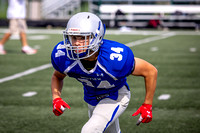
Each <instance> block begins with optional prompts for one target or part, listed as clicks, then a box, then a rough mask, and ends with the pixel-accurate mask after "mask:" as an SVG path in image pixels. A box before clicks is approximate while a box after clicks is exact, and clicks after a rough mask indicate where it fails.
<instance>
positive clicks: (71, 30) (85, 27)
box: [63, 12, 105, 60]
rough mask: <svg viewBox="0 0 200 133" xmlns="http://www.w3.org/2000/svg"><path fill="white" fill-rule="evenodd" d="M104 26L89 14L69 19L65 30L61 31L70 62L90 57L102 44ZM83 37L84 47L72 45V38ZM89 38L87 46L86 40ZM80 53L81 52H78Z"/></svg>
mask: <svg viewBox="0 0 200 133" xmlns="http://www.w3.org/2000/svg"><path fill="white" fill-rule="evenodd" d="M104 34H105V25H103V23H102V21H101V20H100V19H99V17H97V16H96V15H94V14H92V13H89V12H81V13H77V14H75V15H74V16H72V17H71V18H70V20H69V21H68V24H67V28H66V29H65V30H64V31H63V37H64V44H65V46H66V49H67V56H68V57H69V58H70V59H72V60H77V59H84V58H88V57H90V56H92V55H93V54H94V53H96V52H97V51H98V49H99V46H100V45H101V44H102V43H103V41H102V39H103V37H104ZM74 36H81V37H85V45H84V46H74V45H72V37H74ZM88 38H89V44H88V43H86V41H88V40H86V39H88ZM79 51H81V52H79Z"/></svg>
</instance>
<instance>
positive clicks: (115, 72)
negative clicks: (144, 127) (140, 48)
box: [51, 39, 135, 132]
mask: <svg viewBox="0 0 200 133" xmlns="http://www.w3.org/2000/svg"><path fill="white" fill-rule="evenodd" d="M51 60H52V64H53V67H54V68H55V69H56V70H57V71H59V72H61V73H63V74H66V75H67V76H69V77H73V78H76V79H77V80H78V81H80V82H81V83H82V84H83V88H84V100H85V101H86V102H87V103H88V104H89V108H90V111H91V110H92V112H93V110H94V107H95V106H97V105H99V104H100V103H101V101H103V100H104V99H111V100H112V101H117V99H119V90H120V89H121V88H123V89H124V88H125V91H128V92H129V87H128V84H127V82H126V77H127V76H128V75H130V74H131V72H132V71H133V69H134V65H135V61H134V55H133V52H132V51H131V49H130V48H129V47H127V46H125V45H123V44H121V43H118V42H115V41H110V40H106V39H103V44H102V45H101V46H100V48H99V54H98V58H97V62H96V65H95V67H94V68H93V69H91V70H90V71H88V70H86V69H85V68H84V67H83V65H82V64H81V61H80V60H70V59H69V58H68V57H67V52H66V48H65V45H64V43H63V41H62V42H59V43H58V44H57V45H56V46H55V48H54V49H53V52H52V55H51ZM127 89H128V90H127ZM123 95H124V94H123ZM129 98H130V97H129ZM120 99H123V97H122V96H121V98H120ZM127 102H129V99H128V101H127ZM98 103H99V104H98ZM118 104H119V103H116V104H113V105H114V107H113V113H111V114H109V115H108V119H109V120H108V122H105V125H104V126H105V127H102V128H104V129H102V130H103V131H105V129H106V128H107V127H108V126H109V124H112V123H113V122H112V120H113V121H115V120H117V121H118V116H119V115H120V114H121V113H119V114H118V116H117V117H116V118H115V115H116V114H117V113H116V110H120V109H119V106H120V105H118ZM124 104H127V103H124ZM127 106H128V105H127ZM106 108H111V106H108V107H106ZM124 110H125V109H123V110H122V112H123V111H124ZM92 112H90V117H91V116H92V115H91V113H92ZM97 112H100V111H97ZM101 113H102V111H101ZM96 114H98V113H96ZM109 117H110V118H109ZM96 119H97V118H95V121H97V120H96ZM99 121H103V120H99ZM105 121H106V120H105ZM97 123H98V122H97ZM90 124H91V123H90ZM92 124H94V123H92ZM117 124H118V122H117ZM88 125H89V124H88ZM116 130H118V129H116ZM85 132H86V131H85ZM117 132H120V129H119V131H117Z"/></svg>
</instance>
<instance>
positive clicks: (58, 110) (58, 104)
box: [53, 98, 70, 116]
mask: <svg viewBox="0 0 200 133" xmlns="http://www.w3.org/2000/svg"><path fill="white" fill-rule="evenodd" d="M65 108H68V109H70V106H69V105H68V104H67V103H66V102H65V101H63V100H62V98H56V99H54V100H53V113H54V114H55V115H57V116H59V115H61V114H62V113H63V112H64V111H65Z"/></svg>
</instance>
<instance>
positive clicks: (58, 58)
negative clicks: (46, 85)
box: [51, 42, 65, 74]
mask: <svg viewBox="0 0 200 133" xmlns="http://www.w3.org/2000/svg"><path fill="white" fill-rule="evenodd" d="M62 45H63V43H62V42H59V43H58V44H57V45H56V46H55V47H54V49H53V51H52V53H51V63H52V65H53V67H54V69H55V70H57V71H59V72H60V73H63V70H64V68H63V64H62V63H64V59H63V57H64V55H65V54H64V52H63V51H62V49H60V48H62ZM63 74H64V73H63Z"/></svg>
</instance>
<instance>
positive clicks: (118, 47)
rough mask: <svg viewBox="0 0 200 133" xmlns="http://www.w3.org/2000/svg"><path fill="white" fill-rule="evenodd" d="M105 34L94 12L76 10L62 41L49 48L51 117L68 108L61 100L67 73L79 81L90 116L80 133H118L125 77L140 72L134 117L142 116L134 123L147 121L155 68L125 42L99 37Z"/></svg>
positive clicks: (126, 90)
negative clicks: (141, 90) (141, 91)
mask: <svg viewBox="0 0 200 133" xmlns="http://www.w3.org/2000/svg"><path fill="white" fill-rule="evenodd" d="M104 34H105V26H104V25H103V24H102V21H101V20H100V19H99V18H98V17H97V16H96V15H94V14H92V13H88V12H83V13H78V14H76V15H74V16H73V17H72V18H71V19H70V20H69V22H68V24H67V28H66V29H65V31H64V32H63V36H64V41H62V42H59V43H58V44H57V45H56V46H55V47H54V49H53V52H52V55H51V60H52V64H53V66H54V68H55V71H54V73H53V76H52V81H51V88H52V98H53V112H54V114H55V115H57V116H59V115H61V114H62V113H63V112H64V110H65V108H68V109H70V106H69V105H68V104H67V103H66V102H64V101H63V100H62V98H61V90H62V88H63V79H64V78H65V77H66V76H69V77H73V78H76V79H77V80H78V81H79V82H81V83H82V84H83V89H84V100H85V101H86V102H87V103H88V109H89V120H88V122H87V123H86V124H85V125H84V126H83V128H82V131H81V133H102V132H106V133H120V132H121V130H120V126H119V116H120V115H121V114H122V113H123V112H124V111H125V109H126V108H127V106H128V104H129V100H130V89H129V86H128V84H127V82H126V77H127V76H129V75H135V76H143V77H144V79H145V88H146V94H145V99H144V103H143V104H142V106H141V107H140V108H139V109H138V110H137V111H136V112H135V113H134V114H133V116H135V115H138V114H141V116H140V119H139V120H138V124H139V123H140V122H142V123H147V122H150V121H151V120H152V102H153V96H154V92H155V88H156V81H157V69H156V68H155V67H154V66H153V65H151V64H150V63H148V62H146V61H144V60H142V59H139V58H136V57H134V54H133V52H132V51H131V49H130V48H128V47H127V46H125V45H123V44H121V43H118V42H115V41H111V40H106V39H103V37H104Z"/></svg>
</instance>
